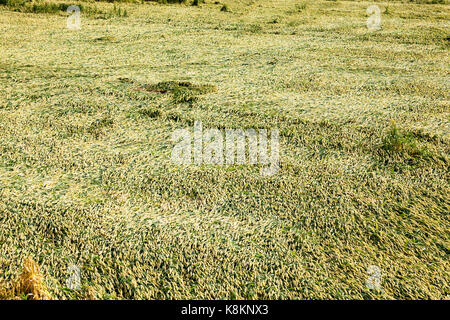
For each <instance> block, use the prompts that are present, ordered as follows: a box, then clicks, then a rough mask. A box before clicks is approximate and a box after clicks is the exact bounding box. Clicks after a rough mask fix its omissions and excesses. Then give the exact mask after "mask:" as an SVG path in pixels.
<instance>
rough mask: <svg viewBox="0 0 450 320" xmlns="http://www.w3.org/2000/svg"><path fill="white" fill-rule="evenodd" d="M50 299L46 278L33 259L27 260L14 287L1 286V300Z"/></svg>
mask: <svg viewBox="0 0 450 320" xmlns="http://www.w3.org/2000/svg"><path fill="white" fill-rule="evenodd" d="M49 298H50V295H49V293H48V291H47V288H46V286H45V284H44V277H43V275H42V274H41V272H40V270H39V266H38V264H37V263H36V262H35V261H34V260H33V259H32V258H31V257H28V258H27V259H25V261H24V264H23V270H22V273H21V274H20V275H19V277H18V279H17V282H16V283H15V284H14V285H1V286H0V299H3V300H5V299H6V300H13V299H27V300H47V299H49Z"/></svg>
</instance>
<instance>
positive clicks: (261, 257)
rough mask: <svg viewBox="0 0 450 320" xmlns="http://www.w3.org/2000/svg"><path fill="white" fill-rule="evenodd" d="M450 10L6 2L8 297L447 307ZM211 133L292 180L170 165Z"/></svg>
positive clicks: (1, 89)
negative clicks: (269, 135)
mask: <svg viewBox="0 0 450 320" xmlns="http://www.w3.org/2000/svg"><path fill="white" fill-rule="evenodd" d="M172 2H181V3H172ZM373 4H377V5H378V6H379V7H380V9H381V21H382V24H381V29H380V30H378V31H369V30H368V28H367V25H366V21H367V19H368V14H367V13H366V9H367V8H368V7H369V6H371V5H373ZM69 5H78V6H79V7H80V8H81V29H80V30H69V29H67V27H66V19H67V18H68V17H69V15H70V13H67V12H66V10H67V8H68V6H69ZM449 9H450V7H449V3H448V2H447V1H437V0H431V1H425V0H420V1H419V0H418V1H376V2H372V1H342V0H336V1H325V0H304V1H298V0H283V1H280V0H235V1H232V0H220V1H212V0H206V1H185V2H184V1H123V2H118V1H111V2H106V1H105V2H103V1H77V0H74V1H69V0H64V1H57V0H42V1H40V0H34V1H29V0H0V27H1V30H2V32H1V33H0V48H1V49H0V283H1V285H0V287H1V288H0V297H3V298H17V299H47V298H50V299H429V298H433V299H448V298H449V297H450V286H449V284H450V281H449V276H450V267H449V260H448V259H449V250H450V249H449V248H450V238H449V235H450V234H449V230H450V221H449V212H450V198H449V191H450V190H449V178H450V175H449V147H450V144H449V138H450V136H449V133H450V122H449V120H450V118H449V116H450V108H449V90H448V89H449V80H450V78H449V71H450V69H449V65H450V64H449V62H450V61H449V55H448V54H449V41H450V34H449V29H448V22H449V18H450V10H449ZM194 121H201V122H202V124H203V127H204V128H219V129H221V130H224V129H226V128H242V129H245V128H262V129H268V130H270V129H273V128H278V129H279V132H280V170H279V171H278V173H277V174H275V175H272V176H263V175H260V173H259V172H260V170H259V169H260V168H259V167H260V166H259V165H246V164H244V165H233V166H215V165H199V166H196V165H175V164H173V163H172V162H171V151H172V148H173V142H172V141H171V134H172V133H173V132H174V130H176V129H178V128H192V126H193V124H194ZM71 265H76V266H79V268H80V269H81V272H82V273H81V288H80V290H74V289H70V288H68V287H67V285H66V279H67V278H68V277H69V276H70V272H69V266H71ZM371 265H372V266H378V267H379V268H380V269H381V272H382V285H381V290H372V289H369V288H368V287H367V286H366V284H365V283H366V280H367V277H368V274H367V268H368V267H369V266H371Z"/></svg>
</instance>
